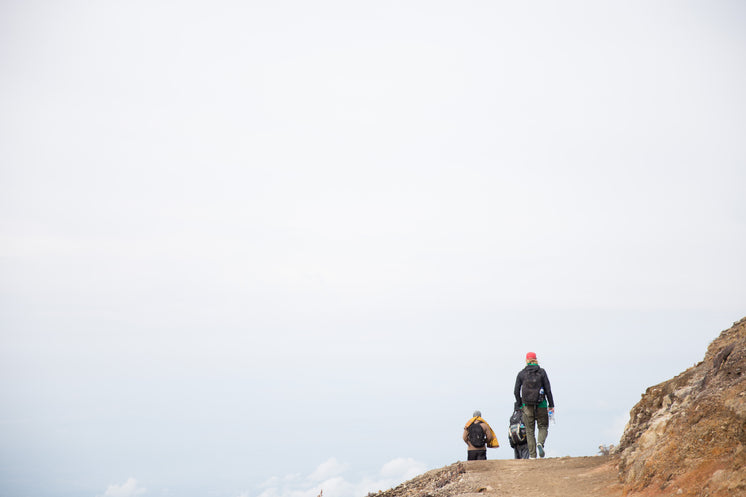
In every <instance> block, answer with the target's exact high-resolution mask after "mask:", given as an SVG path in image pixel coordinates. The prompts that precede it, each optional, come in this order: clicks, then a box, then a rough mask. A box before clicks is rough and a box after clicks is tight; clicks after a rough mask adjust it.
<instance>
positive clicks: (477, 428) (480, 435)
mask: <svg viewBox="0 0 746 497" xmlns="http://www.w3.org/2000/svg"><path fill="white" fill-rule="evenodd" d="M469 443H470V444H472V445H473V446H474V447H476V448H478V449H481V448H482V447H484V446H485V445H486V444H487V434H486V433H485V432H484V428H482V423H480V422H479V421H476V420H475V421H474V422H473V423H472V424H470V425H469Z"/></svg>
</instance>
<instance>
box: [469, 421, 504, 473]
mask: <svg viewBox="0 0 746 497" xmlns="http://www.w3.org/2000/svg"><path fill="white" fill-rule="evenodd" d="M463 439H464V442H466V446H467V447H468V449H467V450H466V460H467V461H485V460H487V447H500V444H499V443H498V442H497V437H496V436H495V432H493V431H492V428H490V425H488V424H487V421H485V420H484V419H482V413H481V412H479V411H474V415H473V416H472V418H471V419H470V420H469V421H468V422H467V423H466V426H464V435H463Z"/></svg>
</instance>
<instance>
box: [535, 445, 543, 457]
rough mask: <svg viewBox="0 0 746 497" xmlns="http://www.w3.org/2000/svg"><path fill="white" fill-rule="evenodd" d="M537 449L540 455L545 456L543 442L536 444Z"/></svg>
mask: <svg viewBox="0 0 746 497" xmlns="http://www.w3.org/2000/svg"><path fill="white" fill-rule="evenodd" d="M536 451H537V452H538V453H539V457H544V446H543V445H542V444H536Z"/></svg>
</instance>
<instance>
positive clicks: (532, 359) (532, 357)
mask: <svg viewBox="0 0 746 497" xmlns="http://www.w3.org/2000/svg"><path fill="white" fill-rule="evenodd" d="M531 363H533V364H538V363H539V361H538V360H537V359H536V352H529V353H527V354H526V364H531Z"/></svg>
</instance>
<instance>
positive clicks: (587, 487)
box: [369, 456, 623, 497]
mask: <svg viewBox="0 0 746 497" xmlns="http://www.w3.org/2000/svg"><path fill="white" fill-rule="evenodd" d="M617 464H618V459H616V458H613V457H609V456H595V457H561V458H548V459H527V460H516V459H503V460H500V459H497V460H489V461H469V462H458V463H455V464H452V465H450V466H446V467H445V468H440V469H435V470H432V471H428V472H427V473H425V474H422V475H420V476H418V477H416V478H414V479H412V480H410V481H408V482H406V483H403V484H401V485H399V486H398V487H396V488H393V489H390V490H386V491H382V492H378V493H377V494H369V495H375V496H376V497H477V496H481V497H622V495H623V493H622V485H621V484H620V482H619V478H618V468H617Z"/></svg>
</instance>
